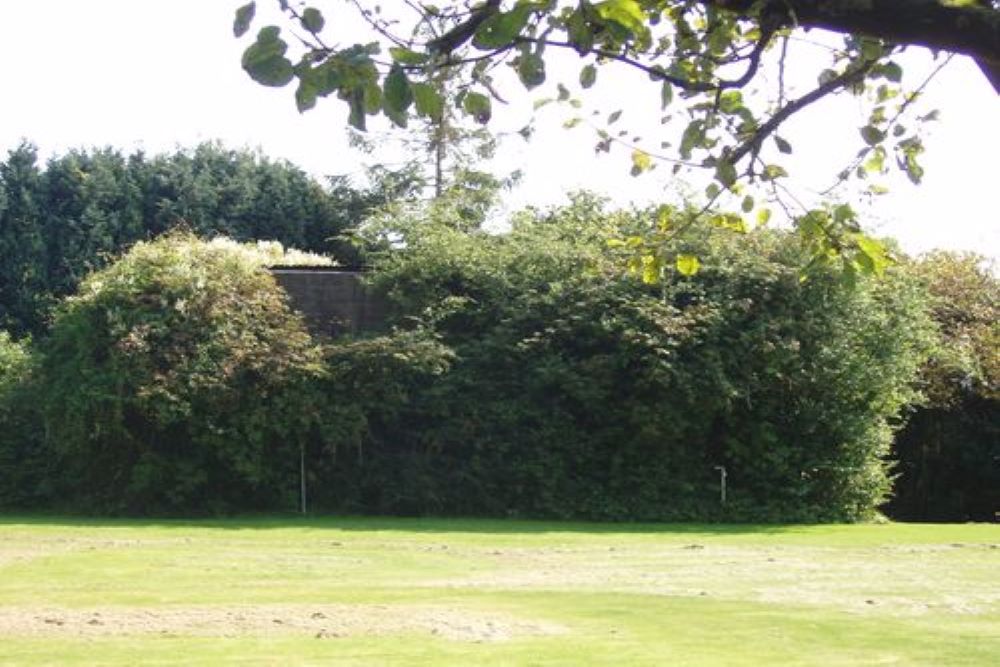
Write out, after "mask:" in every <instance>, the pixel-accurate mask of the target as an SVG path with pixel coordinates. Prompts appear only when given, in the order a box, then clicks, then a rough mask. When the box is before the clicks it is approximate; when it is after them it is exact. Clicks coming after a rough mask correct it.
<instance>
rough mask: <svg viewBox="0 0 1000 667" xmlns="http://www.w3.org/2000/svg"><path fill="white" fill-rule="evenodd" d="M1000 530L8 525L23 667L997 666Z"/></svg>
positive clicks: (6, 605) (432, 523) (5, 656)
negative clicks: (224, 666)
mask: <svg viewBox="0 0 1000 667" xmlns="http://www.w3.org/2000/svg"><path fill="white" fill-rule="evenodd" d="M997 572H1000V526H989V525H947V526H927V525H912V524H911V525H907V524H895V525H857V526H709V525H608V524H584V523H545V522H522V521H469V520H417V519H413V520H402V519H400V520H390V519H328V520H327V519H284V518H265V519H247V520H232V521H115V520H95V521H87V520H80V519H61V518H37V517H33V518H16V517H13V518H10V517H9V518H6V519H2V518H0V663H3V664H123V665H124V664H136V663H139V662H142V663H144V664H179V663H183V664H199V663H200V664H219V663H225V662H231V663H240V664H302V663H307V664H308V663H315V664H328V663H330V662H337V663H338V664H352V663H358V664H431V665H439V664H461V665H466V664H470V663H483V664H567V665H578V664H622V665H626V664H627V665H662V664H692V665H703V664H727V665H728V664H808V665H837V664H927V665H954V664H982V665H989V664H995V658H996V656H997V655H1000V584H998V583H997V582H998V577H997Z"/></svg>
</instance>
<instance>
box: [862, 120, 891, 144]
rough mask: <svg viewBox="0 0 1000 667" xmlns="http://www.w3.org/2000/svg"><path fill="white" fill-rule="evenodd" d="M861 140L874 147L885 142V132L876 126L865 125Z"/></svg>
mask: <svg viewBox="0 0 1000 667" xmlns="http://www.w3.org/2000/svg"><path fill="white" fill-rule="evenodd" d="M861 138H862V139H864V140H865V143H866V144H868V145H869V146H874V145H876V144H879V143H882V141H884V140H885V132H883V131H882V130H880V129H878V128H877V127H875V126H874V125H865V126H864V127H862V128H861Z"/></svg>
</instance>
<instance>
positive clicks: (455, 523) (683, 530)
mask: <svg viewBox="0 0 1000 667" xmlns="http://www.w3.org/2000/svg"><path fill="white" fill-rule="evenodd" d="M13 525H29V526H62V527H80V528H99V527H108V528H114V527H120V528H211V529H228V530H272V529H286V528H309V529H331V530H342V531H358V532H378V531H400V532H410V533H472V534H490V533H493V534H508V535H517V534H525V535H530V534H544V533H579V534H594V535H608V534H632V535H634V534H644V533H645V534H678V535H682V534H709V535H741V534H749V535H766V534H788V533H794V532H797V531H799V530H802V529H804V528H807V526H806V525H802V524H733V523H602V522H589V521H552V520H533V519H495V518H494V519H475V518H425V517H420V518H411V517H366V516H301V515H296V514H288V515H273V514H269V515H261V516H257V515H254V516H237V517H231V518H174V517H171V518H150V517H144V518H126V517H91V516H74V515H55V514H10V515H2V514H0V528H2V527H3V526H13Z"/></svg>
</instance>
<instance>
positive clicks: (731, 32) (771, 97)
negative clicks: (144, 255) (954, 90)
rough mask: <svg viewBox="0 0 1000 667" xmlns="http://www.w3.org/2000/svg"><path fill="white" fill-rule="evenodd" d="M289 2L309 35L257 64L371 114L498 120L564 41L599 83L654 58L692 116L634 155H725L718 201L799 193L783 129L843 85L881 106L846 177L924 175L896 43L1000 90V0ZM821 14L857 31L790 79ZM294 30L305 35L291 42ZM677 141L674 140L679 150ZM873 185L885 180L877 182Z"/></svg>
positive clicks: (663, 85)
mask: <svg viewBox="0 0 1000 667" xmlns="http://www.w3.org/2000/svg"><path fill="white" fill-rule="evenodd" d="M278 5H279V6H280V7H281V9H282V10H283V11H284V12H285V13H286V15H287V17H288V19H289V20H288V23H287V25H286V26H285V28H286V29H287V32H290V33H292V34H293V35H294V38H293V39H291V40H286V38H285V37H284V34H285V33H283V28H282V26H279V25H267V26H265V27H263V28H261V29H260V30H259V32H257V34H256V38H255V39H254V41H253V42H252V43H251V44H250V45H249V46H248V47H247V49H246V51H245V53H244V58H243V67H244V69H245V70H246V71H247V72H248V73H249V75H250V76H251V77H253V78H254V79H255V80H256V81H258V82H259V83H261V84H264V85H268V86H284V85H287V84H289V83H293V82H294V83H295V84H296V86H297V87H296V93H295V95H296V100H297V101H298V102H299V108H300V110H306V109H309V108H311V107H312V106H313V105H314V104H315V103H316V101H317V100H318V99H319V98H322V97H328V96H332V97H336V98H338V99H339V100H341V101H342V102H344V103H345V104H346V105H347V108H348V110H349V115H348V122H349V123H350V124H351V125H352V126H354V127H356V128H359V129H364V128H365V127H366V125H367V119H368V118H369V117H371V116H376V115H379V114H383V115H384V116H385V117H387V118H388V119H389V120H390V121H391V122H393V123H394V124H396V125H399V126H403V127H405V126H406V123H407V119H408V118H411V117H420V118H431V119H432V118H435V117H439V116H440V114H441V113H442V111H441V110H442V109H443V108H446V107H453V108H454V109H456V110H457V111H459V112H461V113H464V114H465V115H467V116H468V117H470V118H472V119H475V120H476V121H478V122H482V123H487V122H489V120H490V119H491V117H492V116H493V105H494V103H497V102H504V101H505V98H506V97H509V95H510V91H511V89H512V88H513V87H516V86H517V85H518V84H514V83H512V82H511V81H510V76H509V75H507V74H506V72H509V73H510V74H512V75H513V76H514V77H516V79H517V80H518V81H519V82H520V85H521V86H522V87H523V88H524V89H526V90H528V91H531V90H534V89H536V88H539V87H540V86H542V85H543V84H544V83H546V80H547V72H548V70H549V69H550V68H551V67H552V65H553V63H554V62H555V61H556V59H557V58H558V55H557V54H560V53H565V54H570V55H571V56H576V57H578V61H579V76H578V83H579V87H580V88H581V89H583V90H586V89H588V88H590V87H591V86H593V85H594V83H595V82H596V81H597V80H598V78H599V77H600V76H607V75H606V74H603V73H604V72H605V71H609V70H612V71H613V70H614V69H615V68H626V69H631V70H636V71H639V72H641V73H643V74H644V75H645V76H647V77H648V79H649V80H650V85H651V86H657V87H658V88H659V91H660V92H659V99H660V106H661V107H662V111H663V114H664V118H663V120H664V122H667V121H669V120H673V121H674V122H673V123H672V124H671V125H670V127H675V128H677V131H676V136H669V137H663V138H662V139H664V141H662V142H661V143H660V145H659V146H657V147H655V148H651V147H649V146H648V145H643V144H639V145H636V146H635V147H634V149H632V172H633V173H634V174H639V173H642V172H644V171H646V170H648V169H650V168H652V167H653V166H654V165H655V163H656V162H657V161H658V160H656V159H655V158H657V157H659V158H661V159H666V160H668V161H670V162H672V163H673V164H674V169H675V172H676V171H678V170H680V169H683V168H691V169H707V170H710V171H711V172H712V173H713V174H714V178H715V181H716V183H715V184H714V186H713V187H714V188H715V189H714V191H713V192H710V193H709V194H708V199H709V201H710V203H712V202H714V201H715V200H716V199H718V197H719V195H720V194H722V193H725V192H730V193H732V194H734V195H741V194H742V192H743V188H744V187H745V186H746V185H747V184H751V183H760V184H762V185H764V186H766V188H767V189H768V190H769V191H770V193H771V196H772V197H773V198H776V199H779V200H781V201H782V202H784V198H783V196H782V195H783V188H784V186H783V185H782V184H781V181H782V179H784V178H785V177H786V176H788V169H787V168H786V166H784V164H783V163H784V156H785V155H787V154H788V153H791V152H792V151H793V144H792V143H791V141H789V140H788V139H787V138H786V137H784V136H782V133H781V129H782V128H783V127H784V125H785V123H786V121H788V119H789V118H791V117H792V116H794V115H795V114H798V113H800V112H802V111H804V110H805V109H807V108H808V107H809V106H811V105H812V104H814V103H816V102H817V101H819V100H821V99H823V98H825V97H829V96H831V95H836V94H840V93H852V94H854V95H857V96H859V97H861V98H862V99H863V100H865V103H866V105H867V107H868V109H869V112H870V113H869V117H868V121H867V123H865V124H864V125H863V126H861V127H859V128H858V130H859V151H858V154H857V159H856V160H855V162H854V163H853V164H852V165H850V166H848V168H846V169H844V170H843V171H842V172H841V173H840V174H839V176H838V177H839V178H840V179H841V180H846V179H848V178H851V177H855V176H856V177H858V178H867V177H868V176H870V175H880V174H882V173H885V172H887V171H888V170H890V169H892V168H893V167H898V168H899V169H900V170H901V171H902V172H903V173H905V174H906V175H907V176H908V177H909V178H910V179H911V180H912V181H914V182H920V180H921V178H922V176H923V167H922V166H921V164H920V157H921V154H922V152H923V150H924V149H923V143H922V140H921V132H920V124H921V123H922V122H924V121H926V120H928V119H931V118H933V117H934V115H935V114H934V113H933V112H931V113H927V114H924V115H920V116H918V115H916V114H914V113H912V112H913V107H914V103H915V102H916V101H917V99H918V98H919V92H920V90H919V88H920V87H921V86H918V88H917V89H904V88H903V85H902V81H903V70H902V67H901V64H900V61H899V59H898V57H899V54H900V53H901V52H902V51H903V50H904V49H905V48H907V47H910V46H922V47H927V48H930V49H933V50H934V51H935V52H942V51H943V52H948V53H953V54H966V55H970V56H972V57H974V58H976V59H977V60H978V62H980V64H981V65H982V67H983V69H984V72H986V73H987V74H988V76H990V77H991V80H992V81H993V83H994V85H995V86H997V89H998V90H1000V76H998V73H1000V8H998V6H997V3H995V2H985V1H971V2H949V1H945V0H916V1H914V0H881V1H879V2H855V1H853V0H837V1H834V2H814V1H812V0H737V1H732V0H601V1H599V2H592V1H590V0H582V1H581V2H561V1H558V0H541V1H536V0H516V1H511V2H503V1H502V0H486V1H475V2H474V1H472V0H469V1H466V2H460V3H450V4H449V5H446V6H439V5H433V4H419V3H405V8H406V9H399V8H397V9H399V11H397V12H393V10H392V8H389V7H383V6H382V5H369V4H367V3H363V2H360V1H355V2H353V5H354V8H355V10H356V13H357V14H359V15H360V16H361V18H362V19H363V20H364V21H366V22H367V24H368V25H369V27H370V34H369V35H368V36H367V37H368V38H369V41H367V42H364V41H355V40H357V35H356V32H355V34H351V35H346V34H339V33H338V32H337V26H338V25H342V24H343V23H344V22H343V21H336V20H333V21H327V20H325V17H324V15H323V14H322V13H321V11H320V9H319V8H317V7H313V6H309V5H307V4H306V3H304V2H289V1H287V0H279V2H278ZM407 11H408V12H410V13H408V14H407V13H402V14H401V13H399V12H407ZM255 13H256V3H255V2H251V3H249V4H247V5H244V6H243V7H241V8H240V9H239V10H238V11H237V14H236V20H235V22H234V26H233V31H234V34H235V35H236V36H237V37H240V36H243V35H244V34H246V33H247V32H249V31H250V29H251V27H252V24H253V21H254V18H255ZM812 28H822V29H825V30H829V31H834V32H836V33H840V34H841V36H842V40H841V43H840V44H837V45H831V46H830V47H829V60H828V62H827V63H826V65H825V66H822V67H820V68H819V69H817V71H816V72H815V85H814V86H813V87H812V88H811V89H808V90H806V91H805V92H801V91H798V90H792V89H791V88H789V87H786V77H785V65H786V63H789V62H793V61H795V60H796V59H797V58H798V47H799V46H801V45H802V43H804V42H812V41H814V40H810V39H808V38H803V36H802V32H803V31H804V30H809V29H812ZM289 42H291V43H293V44H296V45H299V44H300V45H301V48H299V47H298V46H296V47H295V48H293V49H291V50H290V49H289ZM501 65H502V66H505V67H499V66H501ZM442 70H445V71H453V72H458V77H459V78H461V80H462V81H461V83H460V84H459V85H456V86H455V87H454V89H453V91H452V92H453V94H452V95H448V96H447V97H446V96H445V95H442V90H441V89H440V88H439V87H436V86H435V85H433V82H434V81H435V80H436V79H437V78H439V77H440V76H441V74H440V73H441V72H442ZM768 71H771V72H772V73H775V74H765V72H768ZM556 88H557V95H556V96H555V97H553V98H548V99H555V100H556V101H559V102H565V103H567V104H570V105H574V106H579V100H578V99H576V97H575V96H574V95H573V92H572V91H571V90H570V89H569V88H568V87H567V86H565V85H563V83H559V84H558V86H557V87H556ZM755 91H756V92H755ZM303 100H305V101H306V103H305V104H303ZM545 101H546V100H542V102H543V103H544V102H545ZM623 111H624V109H619V110H617V111H614V112H612V113H611V114H610V115H609V116H608V117H607V121H606V126H605V127H603V128H597V148H598V150H608V149H609V147H610V146H611V145H612V144H613V143H622V140H621V139H620V135H619V133H618V131H617V128H613V127H612V125H614V124H615V123H616V122H617V121H618V119H619V118H620V117H621V115H622V112H623ZM579 120H580V118H574V119H571V120H570V121H569V123H570V124H574V123H575V122H579ZM624 143H629V144H630V142H627V141H625V142H624ZM630 145H631V144H630ZM667 149H669V150H670V151H672V152H673V153H672V154H671V155H666V154H665V151H666V150H667ZM839 170H840V167H839V166H838V167H835V168H834V171H835V173H836V171H839ZM872 188H873V189H872V192H876V193H877V192H881V191H883V188H882V186H880V185H878V184H875V185H873V186H872ZM744 201H746V200H744ZM791 201H793V202H794V199H792V200H791ZM749 208H750V209H752V208H753V203H751V204H750V205H749ZM801 213H802V216H803V217H810V216H811V217H812V218H816V217H817V216H822V214H823V212H822V211H821V210H819V211H802V212H801ZM736 215H739V214H738V213H737V214H736ZM826 245H827V246H828V248H826V249H825V250H833V251H835V252H839V251H840V250H842V249H843V250H846V251H848V254H850V252H853V251H858V250H860V251H861V252H864V251H865V247H866V246H867V247H868V248H871V249H873V250H874V252H876V253H879V252H884V250H880V249H875V246H876V245H877V242H876V241H875V240H874V239H871V238H870V237H867V236H864V235H860V236H859V235H858V234H857V233H854V234H853V235H847V236H843V237H839V236H838V237H833V238H832V239H831V242H830V243H828V244H826ZM825 250H823V251H820V252H825ZM864 254H866V255H870V254H871V253H864ZM849 262H850V260H848V263H849ZM862 268H863V269H864V270H866V271H871V270H872V269H870V268H867V267H862Z"/></svg>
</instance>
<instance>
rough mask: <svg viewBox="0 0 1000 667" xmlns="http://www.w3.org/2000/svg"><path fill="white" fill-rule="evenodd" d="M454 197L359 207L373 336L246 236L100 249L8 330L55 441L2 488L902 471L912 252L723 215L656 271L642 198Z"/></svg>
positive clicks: (822, 512)
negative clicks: (808, 263) (636, 264)
mask: <svg viewBox="0 0 1000 667" xmlns="http://www.w3.org/2000/svg"><path fill="white" fill-rule="evenodd" d="M454 210H455V209H453V208H448V207H446V206H445V207H440V208H439V207H432V208H431V209H430V210H429V211H428V210H420V211H418V212H417V213H415V214H414V213H412V211H411V212H408V211H407V210H403V209H400V210H396V211H390V212H389V213H388V214H387V216H386V217H385V219H384V220H382V221H381V223H380V222H379V221H377V220H376V221H373V222H371V223H370V224H369V225H367V226H366V229H367V230H368V233H370V234H372V235H374V236H376V237H379V238H382V239H388V240H389V242H388V243H384V244H383V245H382V246H381V247H382V248H383V250H382V251H381V254H379V255H377V256H374V257H373V258H372V259H373V261H375V262H376V266H377V271H376V272H375V275H374V276H373V280H374V282H375V283H376V284H377V285H378V286H380V287H381V288H382V289H384V290H386V292H387V293H388V295H389V297H390V299H391V300H392V302H393V303H394V304H395V314H394V322H395V325H396V327H395V329H393V330H392V331H391V332H390V333H387V334H384V335H380V336H374V337H369V338H361V339H343V340H338V341H333V342H332V343H330V344H327V345H319V344H317V343H316V342H315V341H310V340H309V339H308V337H307V336H306V334H305V332H304V330H303V329H302V325H301V322H299V320H298V319H297V318H296V317H294V316H293V315H292V314H291V313H290V312H289V310H288V307H287V304H286V303H285V302H284V299H283V297H282V295H281V293H280V292H279V291H278V290H277V288H276V286H275V284H274V281H273V280H272V279H271V278H270V276H268V275H267V274H266V272H264V271H263V270H262V268H261V266H262V262H261V261H260V260H259V259H257V260H255V259H254V255H253V253H252V252H250V253H249V254H248V252H249V251H247V250H245V249H243V248H240V247H238V246H235V245H233V244H218V243H216V244H204V243H200V242H196V241H195V240H194V239H193V238H191V237H187V236H172V237H168V238H167V239H165V240H163V241H159V242H156V243H146V244H140V245H138V246H137V247H136V248H135V249H133V250H132V251H131V252H130V253H129V254H127V255H126V256H125V257H124V258H122V259H121V260H120V261H119V262H117V263H116V264H114V265H112V266H110V267H109V268H107V269H104V270H102V271H100V272H97V273H95V274H93V275H91V276H90V277H89V278H87V279H86V280H85V281H84V283H83V285H82V289H81V291H80V293H79V294H78V295H77V296H76V297H74V298H72V299H70V300H69V301H67V302H66V303H65V304H64V305H63V306H62V307H61V309H60V310H59V311H58V315H57V317H56V319H55V325H54V327H53V331H52V335H51V337H50V338H49V339H48V340H46V341H42V342H41V343H40V344H39V345H38V348H39V349H38V354H39V356H38V358H37V360H36V362H35V363H29V362H28V361H26V359H27V357H25V355H24V354H22V352H23V349H22V348H19V347H15V346H13V344H12V343H11V342H10V341H6V342H5V345H6V349H7V350H8V353H7V355H8V357H10V358H12V359H20V361H16V363H11V364H8V365H9V366H10V367H11V368H17V369H19V370H17V371H16V372H7V376H9V377H15V376H16V377H18V378H22V379H20V380H18V381H16V382H14V383H13V386H15V387H18V388H19V389H18V391H6V394H7V395H9V396H14V395H16V394H19V393H20V392H21V391H24V392H28V393H30V392H35V393H34V395H35V396H36V397H39V399H40V400H35V401H28V402H27V403H28V404H31V405H36V406H38V409H40V411H41V414H40V416H39V417H38V422H40V423H41V424H43V425H44V429H42V432H41V433H40V434H39V433H36V432H33V431H31V430H30V429H29V430H28V432H29V433H34V438H33V439H32V438H28V439H27V440H22V441H21V443H22V444H19V445H17V447H20V449H19V450H15V449H13V448H12V447H13V446H12V445H10V444H7V445H2V441H0V446H2V447H6V448H7V452H8V453H7V454H3V453H0V465H3V463H2V462H3V461H5V460H6V461H7V462H8V465H9V464H10V463H11V461H12V459H11V458H10V455H9V452H10V451H19V452H21V453H20V454H18V456H24V452H25V451H27V450H26V449H25V447H28V449H31V447H34V449H33V450H31V451H33V452H35V455H34V456H33V457H26V458H25V459H24V460H30V461H34V462H36V464H37V465H35V466H34V467H30V466H29V467H27V468H26V470H27V472H28V473H30V475H29V477H26V478H24V481H26V482H29V483H31V484H34V486H32V487H31V489H30V492H25V491H24V489H21V493H20V495H18V493H13V494H12V493H10V492H9V490H8V491H6V492H5V491H3V490H0V503H5V502H6V504H7V505H8V506H11V505H15V504H18V502H20V503H21V504H25V503H27V502H38V501H39V499H44V500H45V502H47V503H48V504H49V505H61V506H63V507H65V506H66V505H67V504H71V505H72V506H73V507H77V508H83V509H90V510H93V511H103V512H115V513H121V512H125V513H153V512H157V513H158V512H183V513H192V512H222V511H239V510H243V511H245V510H254V509H272V510H274V509H281V510H284V509H292V508H294V507H295V506H296V503H297V493H298V490H299V478H298V474H299V466H300V465H303V464H304V468H305V469H306V471H307V474H306V481H307V486H308V495H309V498H310V503H311V507H312V508H313V509H314V510H316V511H326V510H332V511H349V512H366V513H396V514H452V515H457V514H462V515H491V516H511V515H514V516H537V517H565V518H569V517H574V518H592V519H613V520H685V519H691V520H693V519H699V520H723V519H726V520H767V521H790V520H801V521H811V520H824V521H829V520H855V519H861V518H864V517H867V516H869V515H871V514H872V513H873V512H874V511H875V508H876V507H877V506H878V504H879V503H880V502H881V501H882V500H883V499H884V497H885V495H886V493H887V491H888V489H889V476H888V474H887V460H886V456H887V454H888V451H889V445H890V441H891V437H892V428H893V426H894V424H895V423H896V419H897V415H898V413H899V411H900V408H901V407H902V406H903V405H905V404H907V403H908V402H910V401H911V400H913V398H914V394H913V392H912V391H911V390H910V389H909V385H910V382H911V381H912V380H913V378H914V376H915V374H916V372H917V370H918V368H919V366H920V364H921V363H922V362H923V360H924V358H925V357H926V352H927V350H928V348H929V345H930V341H931V340H932V333H933V331H932V328H931V325H930V321H929V319H928V317H927V314H926V312H925V308H924V302H923V292H922V289H921V287H920V285H919V284H918V283H917V282H916V281H914V280H912V279H911V278H909V277H908V274H906V273H905V272H893V273H891V274H890V275H889V276H888V277H887V278H886V279H884V280H882V281H876V280H862V281H860V282H859V283H858V284H857V285H855V286H850V285H848V284H846V283H844V282H843V281H842V280H841V279H840V278H839V276H837V275H834V274H832V273H826V272H824V271H823V270H817V271H814V272H813V273H811V274H810V275H809V277H808V279H805V280H804V279H803V273H802V266H803V261H804V259H805V253H804V252H802V250H801V248H800V247H799V245H798V240H797V239H796V238H795V237H794V236H792V235H790V234H786V233H783V232H780V231H766V230H763V231H759V232H755V233H752V234H750V235H747V236H739V237H736V236H733V235H732V234H731V233H728V232H722V231H716V232H707V231H703V232H700V233H698V234H693V235H688V236H687V237H685V238H683V239H681V240H679V241H677V246H676V247H675V248H668V249H667V251H669V252H674V251H681V252H685V253H694V254H697V255H698V256H699V257H700V258H701V261H702V264H703V266H702V269H701V271H700V272H699V273H697V274H696V275H694V276H682V275H679V274H671V275H667V276H665V279H664V281H663V282H662V283H661V284H657V285H647V284H644V283H643V282H642V281H640V280H638V279H636V278H633V277H630V276H627V275H623V274H622V266H624V260H623V258H622V257H621V256H619V255H618V254H617V253H618V252H619V251H618V250H615V249H613V248H609V247H608V245H607V243H606V240H607V239H608V238H609V237H613V236H616V235H619V234H622V233H633V232H635V231H637V230H639V229H641V228H642V227H643V226H644V225H646V224H651V223H648V222H647V220H648V219H649V217H650V216H648V215H647V214H645V213H643V212H637V213H622V212H619V213H614V214H609V213H605V212H604V211H602V210H601V209H600V206H599V205H598V204H596V203H595V202H593V201H592V200H589V199H586V198H578V199H577V200H575V201H574V203H573V204H571V205H570V206H568V207H565V208H563V209H560V210H557V211H553V212H550V213H545V214H542V213H537V212H534V213H533V212H528V213H525V214H522V215H519V216H517V217H516V219H515V221H514V224H513V229H512V230H511V231H510V233H507V234H502V235H490V234H486V233H483V232H481V231H468V230H467V225H464V224H453V223H454V222H456V221H454V220H452V218H451V216H452V215H453V214H454ZM457 222H459V223H460V222H462V221H461V220H459V221H457ZM373 245H377V244H373ZM23 378H27V380H23ZM9 405H14V403H9ZM24 442H28V443H29V444H28V445H25V444H23V443H24ZM3 456H7V457H8V458H7V459H4V458H3ZM718 466H724V467H725V468H726V470H727V472H728V475H729V476H728V480H729V497H728V501H727V503H726V504H725V505H722V504H721V503H720V502H719V496H718V494H719V488H718V479H719V476H718V470H717V467H718ZM0 472H3V471H0ZM31 475H33V477H32V476H31ZM4 485H5V482H4V481H0V487H3V486H4ZM4 493H6V494H7V495H6V496H5V495H4ZM5 498H7V499H8V500H6V501H5ZM11 498H13V501H12V500H10V499H11ZM15 501H16V502H15Z"/></svg>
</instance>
